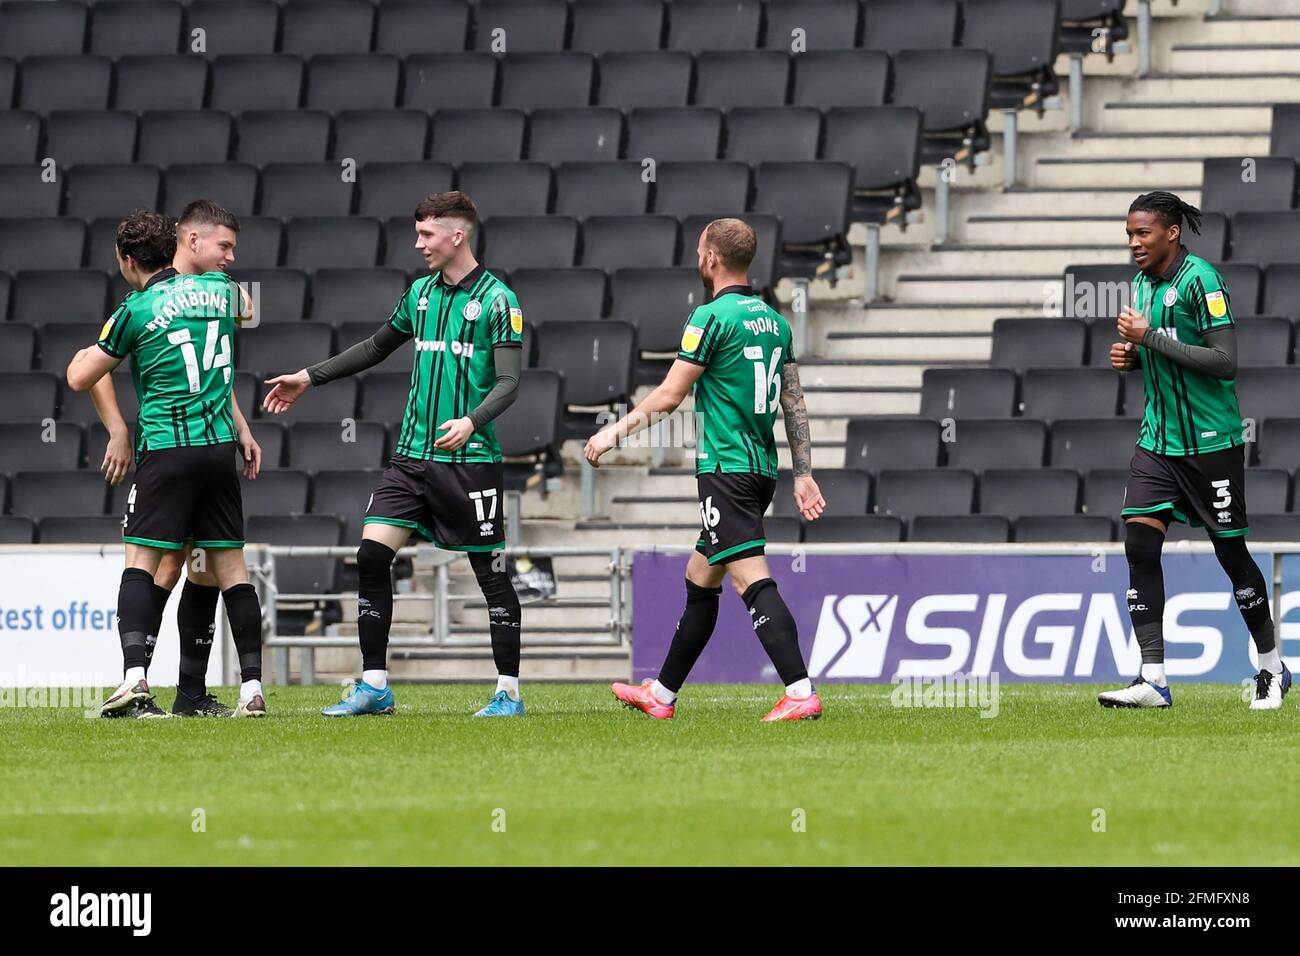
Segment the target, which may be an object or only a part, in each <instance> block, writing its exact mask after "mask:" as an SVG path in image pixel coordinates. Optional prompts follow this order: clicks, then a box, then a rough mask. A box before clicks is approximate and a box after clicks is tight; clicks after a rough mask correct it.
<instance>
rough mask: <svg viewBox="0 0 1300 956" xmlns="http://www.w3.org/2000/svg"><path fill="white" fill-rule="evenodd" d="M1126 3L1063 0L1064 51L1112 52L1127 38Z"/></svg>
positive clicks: (1109, 53)
mask: <svg viewBox="0 0 1300 956" xmlns="http://www.w3.org/2000/svg"><path fill="white" fill-rule="evenodd" d="M1124 4H1125V0H1062V3H1061V52H1063V53H1070V54H1080V55H1083V54H1088V53H1092V52H1094V51H1097V52H1104V53H1106V55H1107V56H1113V55H1114V49H1115V44H1116V43H1117V42H1118V41H1120V40H1125V39H1127V38H1128V22H1127V21H1126V20H1125V19H1124ZM1099 45H1100V47H1101V49H1100V50H1098V46H1099Z"/></svg>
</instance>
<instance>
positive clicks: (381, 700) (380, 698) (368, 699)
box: [321, 680, 396, 717]
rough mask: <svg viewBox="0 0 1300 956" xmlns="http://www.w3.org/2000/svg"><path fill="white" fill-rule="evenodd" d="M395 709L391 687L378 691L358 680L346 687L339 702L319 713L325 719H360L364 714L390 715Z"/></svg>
mask: <svg viewBox="0 0 1300 956" xmlns="http://www.w3.org/2000/svg"><path fill="white" fill-rule="evenodd" d="M395 707H396V705H395V704H394V703H393V688H392V687H385V688H384V689H383V690H380V689H379V688H377V687H371V686H370V685H369V684H367V683H366V682H365V681H363V680H359V681H357V682H356V683H353V684H349V685H348V686H347V689H346V690H345V691H344V694H343V699H342V700H341V701H339V702H338V703H337V704H332V705H331V706H329V707H326V708H325V709H324V710H322V711H321V713H322V714H324V715H325V716H326V717H361V716H363V715H365V714H391V713H392V712H393V710H394V709H395Z"/></svg>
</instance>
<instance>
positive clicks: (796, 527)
mask: <svg viewBox="0 0 1300 956" xmlns="http://www.w3.org/2000/svg"><path fill="white" fill-rule="evenodd" d="M864 517H865V516H864ZM763 538H764V539H765V540H766V541H768V542H769V543H776V544H797V543H799V541H801V540H802V539H803V522H802V521H800V520H799V519H798V518H792V517H790V516H789V515H776V516H773V515H768V516H767V517H766V518H764V519H763Z"/></svg>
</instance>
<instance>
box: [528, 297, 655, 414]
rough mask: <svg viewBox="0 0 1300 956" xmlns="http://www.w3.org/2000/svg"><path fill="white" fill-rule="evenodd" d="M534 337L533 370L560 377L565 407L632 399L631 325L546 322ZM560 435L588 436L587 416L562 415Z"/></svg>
mask: <svg viewBox="0 0 1300 956" xmlns="http://www.w3.org/2000/svg"><path fill="white" fill-rule="evenodd" d="M537 337H538V354H537V365H538V367H539V368H551V369H555V370H556V371H557V372H560V373H561V374H563V376H564V400H565V404H566V405H569V406H573V405H582V406H607V405H616V404H618V403H620V402H626V401H627V400H628V397H629V396H630V395H631V394H632V368H633V361H634V360H635V358H636V329H635V327H634V326H632V325H631V323H628V322H617V321H614V320H612V319H604V320H598V321H594V322H563V321H561V322H550V323H548V324H547V325H545V326H543V327H542V328H540V329H538V330H537ZM564 431H565V436H566V437H568V438H578V437H584V438H585V437H589V436H590V432H591V413H590V412H571V413H566V415H565V424H564Z"/></svg>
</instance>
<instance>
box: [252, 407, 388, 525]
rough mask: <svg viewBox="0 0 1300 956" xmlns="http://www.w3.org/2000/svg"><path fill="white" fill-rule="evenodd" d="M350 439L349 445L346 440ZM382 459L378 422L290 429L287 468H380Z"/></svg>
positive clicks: (302, 425)
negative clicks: (352, 425)
mask: <svg viewBox="0 0 1300 956" xmlns="http://www.w3.org/2000/svg"><path fill="white" fill-rule="evenodd" d="M277 424H278V423H277ZM349 437H351V438H352V440H351V441H348V440H346V439H348V438H349ZM383 457H384V426H383V425H382V424H380V423H379V422H357V423H356V425H355V426H354V427H353V428H352V429H345V428H343V427H341V426H340V425H339V424H338V423H337V422H294V423H293V425H291V426H290V428H289V467H290V468H299V469H302V470H303V471H308V472H317V471H321V470H322V469H329V470H334V469H340V468H343V469H356V468H379V467H381V466H382V465H383V463H384V462H383ZM249 540H250V541H252V540H253V538H252V536H251V535H250V536H249ZM300 543H301V542H300Z"/></svg>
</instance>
